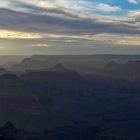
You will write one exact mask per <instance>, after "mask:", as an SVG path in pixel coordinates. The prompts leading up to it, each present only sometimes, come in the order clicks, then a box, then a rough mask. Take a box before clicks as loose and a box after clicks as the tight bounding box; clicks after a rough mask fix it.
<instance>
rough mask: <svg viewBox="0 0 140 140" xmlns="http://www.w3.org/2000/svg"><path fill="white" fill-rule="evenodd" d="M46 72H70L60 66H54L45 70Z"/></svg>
mask: <svg viewBox="0 0 140 140" xmlns="http://www.w3.org/2000/svg"><path fill="white" fill-rule="evenodd" d="M47 71H54V72H55V71H57V72H66V71H70V70H68V69H66V68H65V67H64V66H63V65H62V64H57V65H56V66H54V67H52V68H49V69H47Z"/></svg>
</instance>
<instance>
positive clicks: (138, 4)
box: [0, 0, 140, 54]
mask: <svg viewBox="0 0 140 140" xmlns="http://www.w3.org/2000/svg"><path fill="white" fill-rule="evenodd" d="M0 54H140V0H1V1H0Z"/></svg>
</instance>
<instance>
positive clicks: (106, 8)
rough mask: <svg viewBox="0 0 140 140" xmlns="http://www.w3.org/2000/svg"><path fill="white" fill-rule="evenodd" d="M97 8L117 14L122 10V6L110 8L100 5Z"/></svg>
mask: <svg viewBox="0 0 140 140" xmlns="http://www.w3.org/2000/svg"><path fill="white" fill-rule="evenodd" d="M95 8H96V9H98V10H100V11H104V12H117V11H121V10H122V9H121V7H120V6H110V5H108V4H104V3H99V4H97V5H95Z"/></svg>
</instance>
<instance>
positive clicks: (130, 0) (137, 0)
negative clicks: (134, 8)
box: [128, 0, 140, 4]
mask: <svg viewBox="0 0 140 140" xmlns="http://www.w3.org/2000/svg"><path fill="white" fill-rule="evenodd" d="M128 1H129V2H130V3H133V4H138V3H139V2H140V0H128Z"/></svg>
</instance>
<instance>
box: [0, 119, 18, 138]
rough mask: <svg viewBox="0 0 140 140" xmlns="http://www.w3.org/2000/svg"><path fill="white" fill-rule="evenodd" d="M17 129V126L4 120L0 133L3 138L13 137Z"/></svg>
mask: <svg viewBox="0 0 140 140" xmlns="http://www.w3.org/2000/svg"><path fill="white" fill-rule="evenodd" d="M17 131H18V130H17V128H16V127H15V126H14V124H13V123H12V122H10V121H8V122H6V123H5V124H4V126H3V127H1V128H0V134H1V135H2V136H3V137H5V138H15V137H16V134H17Z"/></svg>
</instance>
